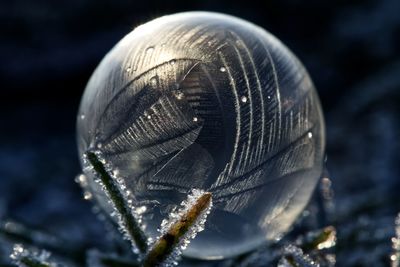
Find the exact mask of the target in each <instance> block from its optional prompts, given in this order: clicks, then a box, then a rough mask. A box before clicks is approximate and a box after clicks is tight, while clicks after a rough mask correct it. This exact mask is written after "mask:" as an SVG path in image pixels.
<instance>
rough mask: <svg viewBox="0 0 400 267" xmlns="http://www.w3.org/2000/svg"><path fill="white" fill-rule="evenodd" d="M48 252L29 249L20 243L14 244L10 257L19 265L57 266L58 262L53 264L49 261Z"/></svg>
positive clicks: (26, 266)
mask: <svg viewBox="0 0 400 267" xmlns="http://www.w3.org/2000/svg"><path fill="white" fill-rule="evenodd" d="M49 257H50V252H48V251H45V250H41V251H34V250H33V251H30V250H28V249H26V248H25V247H24V246H23V245H21V244H15V245H14V247H13V252H12V253H11V255H10V258H11V259H12V260H13V262H14V263H15V264H16V265H17V266H19V267H58V266H60V265H59V264H55V263H53V262H50V261H49Z"/></svg>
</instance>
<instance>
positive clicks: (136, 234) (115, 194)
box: [86, 151, 148, 254]
mask: <svg viewBox="0 0 400 267" xmlns="http://www.w3.org/2000/svg"><path fill="white" fill-rule="evenodd" d="M86 156H87V159H88V161H89V162H90V164H91V165H92V167H93V169H94V171H95V172H96V173H97V174H98V176H99V178H100V180H101V182H102V183H103V185H104V189H105V190H106V192H107V194H108V195H109V197H110V200H111V202H112V204H113V205H114V207H115V209H116V210H117V211H118V213H119V214H120V216H121V220H122V223H123V224H124V228H125V229H126V232H127V234H128V235H129V236H130V239H131V240H133V241H134V242H135V244H136V246H137V248H138V249H139V251H140V252H141V253H142V254H144V253H146V252H147V248H148V245H147V238H146V235H145V233H144V232H143V231H142V229H141V227H140V224H139V223H138V222H137V221H136V219H135V218H134V216H132V211H130V210H128V207H129V205H127V203H125V199H124V197H123V195H122V193H121V192H120V190H119V189H118V186H117V185H116V184H115V181H114V180H113V179H112V177H111V176H110V175H109V174H108V172H107V170H106V169H105V167H104V164H103V163H102V162H101V161H100V160H99V158H98V157H97V155H96V154H95V153H94V152H91V151H88V152H86Z"/></svg>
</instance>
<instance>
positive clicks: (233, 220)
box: [78, 12, 325, 259]
mask: <svg viewBox="0 0 400 267" xmlns="http://www.w3.org/2000/svg"><path fill="white" fill-rule="evenodd" d="M78 143H79V152H80V154H83V153H84V152H85V151H87V150H88V149H92V148H96V149H97V150H98V151H100V152H101V154H102V156H103V158H104V160H105V161H106V162H107V163H109V164H111V166H112V168H113V170H112V171H113V173H114V176H115V177H117V179H119V180H120V181H122V182H123V183H122V184H123V185H124V187H126V188H125V189H126V190H127V191H129V194H130V195H131V196H132V197H133V202H134V205H135V206H136V207H145V209H144V211H143V212H142V215H143V218H142V219H143V224H144V225H145V226H146V233H147V234H148V235H149V236H150V237H151V238H153V239H155V238H156V237H157V236H158V235H159V232H157V228H158V227H159V226H160V225H161V222H162V220H163V219H164V218H167V217H168V214H170V213H171V212H172V211H173V209H174V208H176V206H179V204H180V203H181V202H182V201H183V200H185V199H186V196H187V194H188V193H189V192H191V189H193V188H198V189H202V190H205V191H209V192H211V193H212V195H213V204H214V206H213V210H212V211H211V213H210V214H209V216H208V219H207V222H206V225H205V230H204V231H203V232H201V233H199V235H198V236H197V237H196V239H194V240H193V241H192V242H191V244H190V245H189V246H188V249H187V250H186V251H185V252H184V255H186V256H190V257H196V258H203V259H219V258H223V257H229V256H233V255H237V254H240V253H243V252H246V251H249V250H251V249H254V248H256V247H257V246H259V245H260V244H262V243H265V242H266V241H273V240H276V239H278V238H279V237H280V236H282V234H284V233H285V231H287V230H288V229H289V227H290V226H291V225H292V224H293V222H294V221H295V219H296V217H297V216H298V215H299V213H300V212H301V211H302V210H303V208H304V206H305V205H306V204H307V202H308V200H309V198H310V196H311V194H312V192H313V190H314V188H315V185H316V183H317V181H318V178H319V176H320V174H321V170H322V165H323V155H324V146H325V133H324V122H323V117H322V111H321V107H320V103H319V100H318V96H317V94H316V91H315V89H314V86H313V83H312V81H311V79H310V77H309V75H308V73H307V71H306V70H305V68H304V67H303V65H302V64H301V63H300V62H299V60H298V59H297V58H296V57H295V56H294V55H293V54H292V53H291V52H290V51H289V50H288V48H286V47H285V46H284V45H283V44H282V43H281V42H280V41H279V40H278V39H276V38H275V37H274V36H273V35H271V34H270V33H268V32H266V31H265V30H263V29H262V28H260V27H258V26H256V25H254V24H251V23H249V22H246V21H244V20H241V19H238V18H235V17H231V16H227V15H222V14H216V13H208V12H188V13H180V14H175V15H171V16H165V17H161V18H158V19H155V20H153V21H151V22H148V23H146V24H144V25H142V26H139V27H137V28H136V29H135V30H134V31H132V32H131V33H129V34H128V35H127V36H125V37H124V38H123V39H122V40H121V41H120V42H119V43H118V44H117V45H116V46H115V47H114V48H113V49H112V50H111V51H110V52H109V53H108V54H107V55H106V56H105V58H104V59H103V61H102V62H101V63H100V65H99V66H98V67H97V69H96V71H95V72H94V74H93V76H92V77H91V79H90V81H89V83H88V85H87V87H86V90H85V92H84V95H83V98H82V102H81V105H80V110H79V114H78ZM82 164H84V160H83V159H82ZM84 167H85V166H84ZM86 172H87V173H86V175H87V176H88V187H89V189H90V190H91V192H92V194H93V197H94V198H95V199H96V200H97V202H98V203H99V205H100V206H101V207H102V208H103V209H104V210H106V211H108V212H110V206H109V204H108V202H107V198H106V196H105V194H104V193H103V192H102V191H101V190H100V189H99V187H98V186H97V185H96V184H95V183H93V175H92V174H91V173H90V172H88V171H86Z"/></svg>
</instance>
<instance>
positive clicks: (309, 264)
mask: <svg viewBox="0 0 400 267" xmlns="http://www.w3.org/2000/svg"><path fill="white" fill-rule="evenodd" d="M283 255H284V258H282V259H281V260H280V261H279V264H278V266H279V267H289V266H290V267H293V266H299V267H319V266H320V265H319V264H318V263H316V262H315V261H314V260H312V259H311V258H310V256H308V255H307V254H304V253H303V250H302V249H301V248H299V247H297V246H295V245H287V246H286V247H285V248H284V250H283ZM292 262H293V263H295V264H292Z"/></svg>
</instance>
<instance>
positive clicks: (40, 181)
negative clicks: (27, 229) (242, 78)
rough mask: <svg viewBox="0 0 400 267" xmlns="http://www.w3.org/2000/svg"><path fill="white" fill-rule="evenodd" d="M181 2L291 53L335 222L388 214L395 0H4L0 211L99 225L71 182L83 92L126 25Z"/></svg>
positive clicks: (397, 134)
mask: <svg viewBox="0 0 400 267" xmlns="http://www.w3.org/2000/svg"><path fill="white" fill-rule="evenodd" d="M188 10H208V11H219V12H223V13H228V14H232V15H235V16H238V17H241V18H244V19H246V20H249V21H252V22H254V23H256V24H258V25H260V26H262V27H264V28H265V29H267V30H268V31H270V32H271V33H273V34H274V35H276V36H277V37H278V38H280V39H281V40H282V41H283V42H284V43H285V44H286V45H287V46H288V47H289V48H291V49H292V50H293V52H294V53H295V54H297V55H298V57H299V58H300V59H301V60H302V62H303V63H304V65H305V66H306V68H307V69H308V70H309V72H310V74H311V77H312V78H313V80H314V83H315V85H316V87H317V89H318V92H319V94H320V97H321V101H322V104H323V107H324V111H325V115H326V123H327V130H328V132H327V133H328V147H327V154H328V168H329V170H330V173H331V178H332V180H333V182H334V189H335V193H336V200H337V212H338V214H339V215H342V217H340V216H339V217H338V218H339V219H338V221H339V223H340V224H342V225H345V224H346V223H347V222H348V221H350V220H357V219H359V218H360V216H361V218H364V217H367V218H369V217H371V218H377V217H379V218H387V220H385V219H383V220H385V221H384V223H383V224H382V225H384V226H385V227H386V226H387V224H388V222H392V217H393V216H394V215H395V214H396V212H398V211H400V201H398V200H399V195H400V193H399V192H400V164H399V163H400V162H399V157H398V154H399V151H400V142H399V138H400V15H399V14H400V1H398V0H365V1H361V0H340V1H329V2H327V1H320V0H311V1H300V0H291V1H290V0H280V1H266V0H265V1H259V2H257V3H256V2H254V3H251V1H241V2H236V1H228V0H220V1H217V0H212V1H211V0H204V1H180V0H169V1H161V0H159V1H128V0H114V1H107V0H97V1H89V0H69V1H45V0H42V1H40V0H37V1H33V0H26V1H21V0H14V1H12V0H3V1H1V2H0V86H1V87H0V101H1V102H0V123H1V128H0V218H1V217H7V218H13V219H16V220H18V221H22V222H24V223H26V224H29V225H32V226H35V227H39V228H45V229H47V230H49V231H51V232H56V233H58V234H60V235H61V236H63V237H64V238H66V239H74V240H80V242H84V243H85V242H86V243H87V244H88V246H90V245H91V243H92V242H94V241H92V240H97V241H99V239H98V238H101V233H102V232H101V230H99V229H102V228H101V227H102V226H101V224H99V223H98V222H97V221H96V220H95V216H94V215H93V214H92V213H90V212H89V211H90V205H89V203H86V202H84V201H83V200H82V193H81V191H80V188H79V187H78V185H76V184H75V183H74V182H73V180H74V177H75V175H76V174H78V173H79V171H80V167H79V164H78V155H77V151H76V144H75V119H76V112H77V108H78V105H79V99H80V96H81V94H82V92H83V90H84V87H85V84H86V82H87V80H88V79H89V77H90V75H91V73H92V72H93V70H94V68H95V67H96V65H97V64H98V63H99V62H100V60H101V59H102V57H103V56H104V55H105V53H106V52H107V51H109V50H110V49H111V47H112V46H113V45H114V44H115V43H116V42H117V41H118V40H120V39H121V38H122V37H123V36H124V35H125V34H127V33H128V32H129V31H131V30H132V29H133V28H134V27H135V26H137V25H139V24H141V23H144V22H146V21H148V20H150V19H153V18H156V17H158V16H161V15H164V14H169V13H175V12H179V11H188ZM355 203H356V204H355ZM371 203H372V206H373V207H372V208H367V209H360V208H359V207H360V206H359V205H361V207H364V206H365V205H367V207H368V204H371ZM373 203H378V204H377V205H375V206H374V205H373ZM352 205H353V206H354V205H358V206H357V207H356V208H354V209H355V211H354V210H352ZM363 216H364V217H363ZM384 226H382V227H384ZM389 226H390V225H389ZM378 228H379V226H378ZM344 229H345V228H344ZM349 242H350V241H349ZM86 243H85V244H86ZM387 246H388V247H389V248H390V243H389V241H388V243H387ZM1 253H2V251H1V250H0V255H1ZM4 253H5V252H4ZM0 258H1V257H0Z"/></svg>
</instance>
